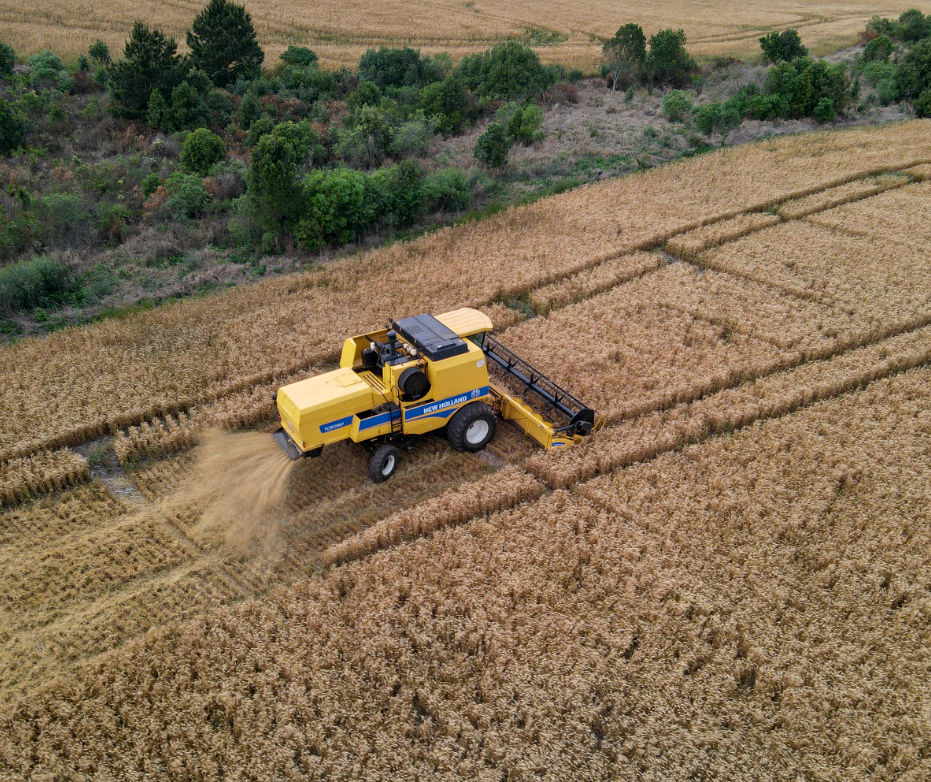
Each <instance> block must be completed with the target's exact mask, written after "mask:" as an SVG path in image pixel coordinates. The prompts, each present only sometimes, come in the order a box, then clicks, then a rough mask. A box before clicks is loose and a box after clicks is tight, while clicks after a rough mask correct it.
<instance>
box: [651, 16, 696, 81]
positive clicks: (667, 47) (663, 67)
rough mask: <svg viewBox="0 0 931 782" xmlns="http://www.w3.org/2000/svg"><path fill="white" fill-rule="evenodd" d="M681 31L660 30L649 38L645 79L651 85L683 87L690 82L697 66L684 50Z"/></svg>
mask: <svg viewBox="0 0 931 782" xmlns="http://www.w3.org/2000/svg"><path fill="white" fill-rule="evenodd" d="M685 41H686V38H685V32H684V31H683V30H660V31H659V32H657V33H656V35H653V36H651V37H650V51H649V52H648V53H647V60H646V69H647V77H648V78H649V80H650V83H651V84H671V85H673V86H685V85H687V84H688V83H689V82H690V81H691V80H692V73H693V72H694V71H696V70H697V69H698V64H697V63H696V62H695V60H694V59H693V58H692V57H691V55H690V54H689V53H688V52H687V51H686V50H685Z"/></svg>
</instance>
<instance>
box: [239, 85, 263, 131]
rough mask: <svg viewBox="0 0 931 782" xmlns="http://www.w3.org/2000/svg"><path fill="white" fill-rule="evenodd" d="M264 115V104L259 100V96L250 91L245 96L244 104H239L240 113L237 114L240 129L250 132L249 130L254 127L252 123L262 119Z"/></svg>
mask: <svg viewBox="0 0 931 782" xmlns="http://www.w3.org/2000/svg"><path fill="white" fill-rule="evenodd" d="M264 113H265V109H264V108H262V102H261V101H260V100H259V96H258V95H256V94H255V92H253V91H252V90H249V91H248V92H247V93H246V94H245V95H244V96H243V99H242V102H241V103H240V104H239V111H238V112H237V114H238V116H239V125H240V127H241V128H243V129H244V130H249V128H251V127H252V123H253V122H255V121H256V120H258V119H260V118H261V117H262V114H264Z"/></svg>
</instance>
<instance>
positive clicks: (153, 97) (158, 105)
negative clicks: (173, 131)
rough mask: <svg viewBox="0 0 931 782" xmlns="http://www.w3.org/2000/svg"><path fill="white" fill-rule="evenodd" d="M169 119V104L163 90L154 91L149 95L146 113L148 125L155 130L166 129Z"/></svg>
mask: <svg viewBox="0 0 931 782" xmlns="http://www.w3.org/2000/svg"><path fill="white" fill-rule="evenodd" d="M167 119H168V103H167V102H166V101H165V96H164V95H162V91H161V90H152V92H151V93H150V95H149V107H148V108H147V109H146V112H145V121H146V124H148V125H150V126H151V127H153V128H164V127H165V126H166V121H167Z"/></svg>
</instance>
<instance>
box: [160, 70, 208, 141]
mask: <svg viewBox="0 0 931 782" xmlns="http://www.w3.org/2000/svg"><path fill="white" fill-rule="evenodd" d="M206 123H207V103H206V101H205V100H204V98H203V96H202V95H201V94H200V93H199V92H198V91H197V88H196V87H194V85H192V84H191V83H190V82H187V81H183V82H181V83H180V84H179V85H178V86H177V87H175V88H174V89H173V90H172V91H171V105H170V106H169V107H168V111H167V113H166V117H165V122H164V124H165V128H166V129H167V130H186V129H188V128H197V127H201V126H202V125H205V124H206Z"/></svg>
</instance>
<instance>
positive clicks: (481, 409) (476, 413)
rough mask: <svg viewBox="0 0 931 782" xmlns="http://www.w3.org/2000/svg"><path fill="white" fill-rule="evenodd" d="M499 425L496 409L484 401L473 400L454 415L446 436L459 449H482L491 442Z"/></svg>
mask: <svg viewBox="0 0 931 782" xmlns="http://www.w3.org/2000/svg"><path fill="white" fill-rule="evenodd" d="M497 427H498V419H497V418H496V417H495V411H494V410H492V409H491V408H490V407H489V406H488V405H486V404H485V403H484V402H472V403H471V404H468V405H466V406H465V407H463V408H462V409H461V410H460V411H459V412H457V413H456V414H455V415H454V416H453V420H452V421H450V422H449V426H447V427H446V436H447V437H448V438H449V444H450V445H451V446H452V447H453V448H455V449H456V450H457V451H480V450H482V448H484V447H485V446H486V445H488V443H490V442H491V439H492V438H493V437H494V436H495V431H496V430H497Z"/></svg>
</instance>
